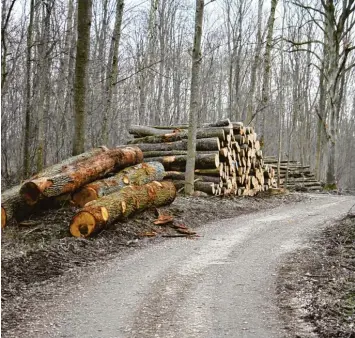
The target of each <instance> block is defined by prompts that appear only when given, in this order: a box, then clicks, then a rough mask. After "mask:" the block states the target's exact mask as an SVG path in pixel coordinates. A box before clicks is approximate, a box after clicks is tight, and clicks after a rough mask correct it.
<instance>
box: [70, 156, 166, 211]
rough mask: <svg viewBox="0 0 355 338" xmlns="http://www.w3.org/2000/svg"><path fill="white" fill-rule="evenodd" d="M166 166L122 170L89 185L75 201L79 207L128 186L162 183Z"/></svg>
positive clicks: (154, 164)
mask: <svg viewBox="0 0 355 338" xmlns="http://www.w3.org/2000/svg"><path fill="white" fill-rule="evenodd" d="M164 175H165V170H164V166H163V165H162V164H161V163H159V162H148V163H140V164H137V165H135V166H132V167H128V168H125V169H123V170H121V171H120V172H119V173H118V174H116V175H115V176H111V177H109V178H106V179H103V180H100V181H95V182H92V183H89V184H87V185H85V186H83V187H82V188H80V189H79V190H78V191H76V192H75V193H74V194H73V201H74V203H75V204H76V205H78V206H79V207H83V206H84V205H85V204H86V203H88V202H90V201H93V200H96V199H98V198H100V197H103V196H106V195H109V194H112V193H114V192H117V191H119V190H121V189H122V188H124V187H126V186H127V185H143V184H146V183H149V182H152V181H162V180H163V178H164Z"/></svg>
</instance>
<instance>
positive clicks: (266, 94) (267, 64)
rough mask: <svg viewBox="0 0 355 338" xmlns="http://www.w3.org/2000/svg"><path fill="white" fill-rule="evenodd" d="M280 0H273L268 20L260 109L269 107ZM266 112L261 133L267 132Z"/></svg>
mask: <svg viewBox="0 0 355 338" xmlns="http://www.w3.org/2000/svg"><path fill="white" fill-rule="evenodd" d="M277 2H278V0H271V8H270V15H269V19H268V22H267V30H268V31H267V37H266V46H265V52H264V60H263V61H264V71H263V84H262V89H261V105H262V107H259V109H258V110H261V109H267V107H268V105H269V100H270V74H271V49H272V36H273V33H274V22H275V11H276V6H277ZM265 114H266V112H265V111H264V112H263V113H262V116H263V117H262V119H261V121H262V123H261V135H263V136H265V135H264V132H265Z"/></svg>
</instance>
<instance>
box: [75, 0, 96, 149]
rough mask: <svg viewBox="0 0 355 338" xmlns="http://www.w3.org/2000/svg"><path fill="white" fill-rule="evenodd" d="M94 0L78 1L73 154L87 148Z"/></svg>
mask: <svg viewBox="0 0 355 338" xmlns="http://www.w3.org/2000/svg"><path fill="white" fill-rule="evenodd" d="M91 7H92V0H79V2H78V27H77V31H78V41H77V46H76V63H75V85H74V106H75V115H74V116H75V129H74V141H73V155H78V154H80V153H82V152H84V149H85V120H86V115H87V110H86V88H87V82H88V79H87V68H88V62H89V53H90V26H91Z"/></svg>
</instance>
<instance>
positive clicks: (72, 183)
mask: <svg viewBox="0 0 355 338" xmlns="http://www.w3.org/2000/svg"><path fill="white" fill-rule="evenodd" d="M142 160H143V154H142V152H141V150H140V149H139V148H136V147H126V148H115V149H111V150H107V151H105V152H103V153H102V154H99V155H96V156H94V157H92V158H89V159H87V160H85V161H82V162H79V163H76V164H74V165H70V166H67V167H64V168H63V170H62V172H61V173H59V174H56V175H48V176H44V177H39V178H34V179H31V180H29V181H28V182H26V183H25V184H24V185H23V186H22V187H21V191H20V193H21V195H22V196H23V197H24V199H25V200H26V202H27V203H28V204H30V205H33V204H36V203H37V202H38V201H39V200H40V199H41V198H42V197H44V198H48V197H53V196H59V195H62V194H65V193H72V192H73V191H74V190H76V189H78V188H80V187H82V186H83V185H85V184H87V183H90V182H92V181H95V180H97V179H100V178H102V177H104V176H105V175H107V174H108V173H110V172H112V171H115V170H118V169H122V168H124V167H127V166H129V165H134V164H137V163H140V162H142Z"/></svg>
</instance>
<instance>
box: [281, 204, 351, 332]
mask: <svg viewBox="0 0 355 338" xmlns="http://www.w3.org/2000/svg"><path fill="white" fill-rule="evenodd" d="M277 292H278V300H279V305H280V309H281V313H282V316H283V319H284V322H286V323H287V326H288V327H287V328H288V330H289V331H290V332H293V333H295V332H297V335H296V337H329V338H334V337H348V338H354V337H355V204H354V207H353V208H352V209H351V210H350V211H349V214H348V215H347V216H346V217H345V218H343V219H342V220H340V221H338V222H335V223H333V224H332V225H331V226H329V227H328V228H327V229H326V230H324V231H323V232H322V233H321V234H320V235H319V236H317V237H316V238H314V239H313V241H312V242H311V243H310V245H309V246H308V247H307V248H304V249H302V250H299V251H297V252H295V253H292V254H290V255H288V257H287V258H286V260H285V262H284V264H283V265H282V267H281V268H280V270H279V275H278V290H277Z"/></svg>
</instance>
